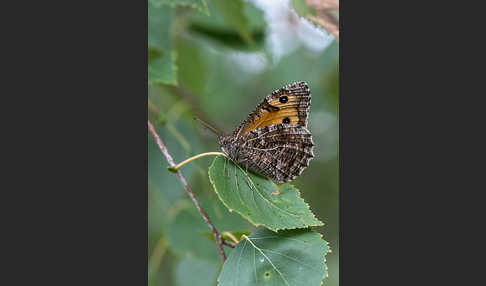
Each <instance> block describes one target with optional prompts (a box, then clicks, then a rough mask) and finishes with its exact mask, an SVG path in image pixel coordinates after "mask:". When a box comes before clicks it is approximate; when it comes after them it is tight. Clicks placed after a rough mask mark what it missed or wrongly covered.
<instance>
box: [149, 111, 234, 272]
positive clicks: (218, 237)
mask: <svg viewBox="0 0 486 286" xmlns="http://www.w3.org/2000/svg"><path fill="white" fill-rule="evenodd" d="M147 122H148V127H149V130H150V132H151V133H152V135H153V136H154V138H155V141H157V145H159V148H160V150H161V151H162V153H163V154H164V156H165V158H167V162H169V165H170V166H171V167H175V166H176V164H175V163H174V160H173V159H172V156H171V155H170V154H169V151H167V148H166V147H165V145H164V142H162V139H160V137H159V135H158V134H157V132H156V131H155V129H154V127H153V126H152V123H150V120H148V121H147ZM176 174H177V177H179V180H180V181H181V183H182V185H183V186H184V189H186V191H187V194H188V195H189V197H190V198H191V200H192V202H193V203H194V204H195V205H196V208H197V210H198V211H199V213H200V214H201V216H202V217H203V219H204V221H205V222H206V223H207V225H208V227H209V229H210V230H211V232H212V233H213V236H214V240H215V241H216V244H217V245H218V249H219V254H220V255H221V259H223V263H224V262H225V261H226V255H225V254H224V250H223V243H224V240H223V237H222V236H221V234H219V233H218V231H217V230H216V228H215V227H214V225H213V223H212V222H211V220H210V219H209V216H208V214H207V213H206V211H204V209H203V208H202V207H201V204H200V203H199V201H198V200H197V198H196V196H195V195H194V193H193V192H192V189H191V187H190V186H189V185H188V184H187V181H186V179H185V178H184V176H182V173H181V172H180V171H177V172H176Z"/></svg>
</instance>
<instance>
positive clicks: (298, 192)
mask: <svg viewBox="0 0 486 286" xmlns="http://www.w3.org/2000/svg"><path fill="white" fill-rule="evenodd" d="M216 159H217V157H216V158H214V160H213V162H212V163H211V166H209V168H208V177H209V182H210V183H211V186H212V187H213V189H214V192H215V193H216V194H217V195H218V199H219V200H220V201H221V202H222V203H223V205H224V206H225V207H226V208H227V209H228V210H232V211H233V209H232V208H230V207H229V206H228V205H227V204H226V202H225V201H224V200H223V199H222V198H221V195H220V194H219V192H218V189H217V188H216V185H215V184H214V181H213V179H212V178H211V173H210V172H211V168H213V167H214V162H215V161H216ZM288 185H290V186H292V187H293V188H294V189H295V190H296V191H297V195H298V197H297V198H298V199H301V200H302V201H303V202H304V204H305V206H306V208H307V210H309V212H310V213H311V215H312V218H314V220H316V221H317V224H309V225H307V226H304V227H299V226H295V227H288V228H285V227H284V228H272V227H270V226H267V225H265V224H258V223H255V222H254V221H253V220H252V219H251V218H250V217H248V216H246V215H244V214H242V213H241V212H240V211H238V210H234V211H236V212H237V213H238V214H239V215H240V216H242V217H243V218H244V219H246V220H248V221H249V222H250V223H251V224H253V225H254V226H255V227H259V226H264V227H266V228H268V229H270V230H272V231H275V232H278V231H279V230H292V229H301V228H309V227H313V226H323V225H324V223H323V222H322V221H320V220H319V219H318V218H317V217H316V215H315V214H314V213H313V212H312V210H311V209H310V206H309V204H308V203H306V202H305V200H304V199H303V198H302V196H301V193H300V191H299V189H297V188H296V187H295V186H294V185H292V184H288Z"/></svg>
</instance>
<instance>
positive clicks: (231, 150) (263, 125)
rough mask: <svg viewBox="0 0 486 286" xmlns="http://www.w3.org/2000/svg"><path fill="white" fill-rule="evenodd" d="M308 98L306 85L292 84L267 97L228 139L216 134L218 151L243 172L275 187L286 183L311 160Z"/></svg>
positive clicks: (225, 136)
mask: <svg viewBox="0 0 486 286" xmlns="http://www.w3.org/2000/svg"><path fill="white" fill-rule="evenodd" d="M310 103H311V94H310V90H309V87H308V86H307V83H305V82H295V83H292V84H289V85H286V86H284V87H282V88H280V89H277V90H275V91H274V92H272V93H271V94H269V95H268V96H267V97H265V99H263V101H262V102H261V103H260V104H259V105H258V106H257V107H256V109H255V110H254V111H253V112H252V113H250V114H249V115H248V117H247V118H246V119H245V121H243V122H242V123H241V124H240V126H238V128H236V129H235V130H234V131H233V133H231V134H229V135H221V132H219V131H218V130H217V129H215V128H214V127H211V126H210V125H209V124H207V123H205V122H204V121H202V120H200V119H199V121H201V123H202V124H204V125H205V126H206V127H208V128H209V129H211V130H212V131H213V132H215V133H216V134H218V143H219V145H220V147H221V150H222V151H223V152H224V153H225V154H226V155H227V156H228V157H229V158H230V159H231V160H232V161H234V162H236V163H238V164H239V165H240V166H244V167H245V168H246V170H251V171H253V172H255V173H258V174H261V175H264V176H266V177H269V178H271V179H273V180H275V181H276V182H278V183H285V182H290V181H292V180H293V179H295V178H296V177H297V176H299V175H300V174H301V173H302V171H304V169H305V168H306V167H307V166H309V161H310V160H311V159H312V158H313V157H314V153H313V147H314V142H312V134H311V133H310V131H309V130H307V116H308V114H309V108H310Z"/></svg>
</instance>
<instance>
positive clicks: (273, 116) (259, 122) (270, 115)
mask: <svg viewBox="0 0 486 286" xmlns="http://www.w3.org/2000/svg"><path fill="white" fill-rule="evenodd" d="M287 96H288V95H287ZM268 103H269V104H270V105H273V106H276V107H278V108H280V110H278V111H273V112H271V111H267V110H265V111H264V112H263V114H262V115H261V116H260V117H258V118H257V119H256V120H255V121H254V122H252V123H251V124H250V126H248V128H246V129H245V130H244V131H243V133H242V135H245V134H246V133H248V132H250V131H252V130H255V129H258V128H262V127H265V126H269V125H272V124H282V123H283V121H284V119H285V118H288V119H289V120H290V122H289V123H287V124H293V125H297V123H298V122H299V112H298V110H297V106H298V104H299V103H298V98H297V97H296V96H288V101H287V102H286V103H281V102H280V101H279V98H275V99H271V100H269V101H268Z"/></svg>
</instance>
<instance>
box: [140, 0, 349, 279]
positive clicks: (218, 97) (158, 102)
mask: <svg viewBox="0 0 486 286" xmlns="http://www.w3.org/2000/svg"><path fill="white" fill-rule="evenodd" d="M254 2H255V3H256V2H262V1H243V0H234V1H225V0H211V1H210V0H149V10H148V16H149V18H148V61H149V62H148V83H149V95H148V97H149V119H150V120H151V122H152V123H154V125H155V127H156V131H157V133H158V134H159V135H160V137H161V138H162V139H163V140H164V143H165V144H166V145H167V149H168V150H169V152H170V153H171V155H172V156H173V157H174V159H175V161H176V162H180V161H182V160H184V159H186V158H187V157H189V156H192V155H195V154H199V153H201V152H207V151H219V150H218V149H219V148H218V146H217V143H216V138H215V137H214V136H213V135H212V134H210V133H209V132H208V131H207V130H206V129H204V128H201V126H200V125H198V124H197V123H196V122H194V120H193V117H194V116H198V117H201V118H203V119H206V120H208V121H210V122H212V123H213V124H215V125H217V127H223V128H224V129H225V130H226V131H230V130H231V129H232V128H234V127H235V126H236V125H237V124H239V122H241V121H242V120H243V119H244V118H245V116H246V115H247V114H248V112H249V111H251V110H253V108H254V107H255V106H256V104H258V102H259V101H260V100H261V99H262V98H263V97H264V96H265V95H266V94H268V93H269V92H271V91H272V90H274V89H276V88H279V87H281V86H283V85H285V84H288V83H290V82H293V81H299V80H304V81H306V82H307V83H308V84H309V86H310V88H311V92H312V96H313V97H312V107H311V113H310V117H309V129H310V130H311V131H312V133H313V137H314V142H315V143H316V148H315V150H314V152H315V154H316V158H315V159H313V161H311V165H310V167H309V168H308V169H307V170H306V171H305V172H304V173H303V174H302V175H301V176H300V177H299V178H298V179H296V180H295V181H293V182H291V183H290V184H283V185H279V186H277V185H275V184H274V183H273V182H271V181H269V180H267V179H265V178H262V177H260V176H258V175H255V174H253V173H251V172H249V173H248V178H247V177H246V176H247V175H246V172H245V171H243V170H241V169H240V167H239V166H237V165H234V164H233V163H232V162H231V161H227V160H226V159H225V157H216V158H214V160H213V159H212V158H209V157H204V158H201V159H199V160H197V161H193V162H191V163H190V164H187V165H185V166H184V167H182V168H181V171H182V173H183V174H184V177H186V179H187V181H188V183H189V185H191V187H192V188H193V190H194V192H195V193H196V196H197V198H198V199H199V200H200V201H201V203H202V206H203V208H204V209H205V210H206V212H207V213H208V215H209V217H210V218H211V220H212V222H213V223H214V225H215V226H216V228H217V229H218V231H219V232H220V233H223V232H224V233H223V236H224V237H225V238H226V239H227V240H231V239H230V237H236V238H237V239H238V240H239V243H238V244H237V245H236V247H235V248H230V247H228V246H224V250H225V252H226V255H227V257H228V259H227V260H226V262H225V263H224V264H223V263H222V261H221V257H220V256H219V253H218V249H217V247H216V244H215V241H214V238H213V236H212V233H211V232H210V230H209V228H208V226H207V224H206V223H205V222H204V220H203V219H202V217H201V215H200V214H199V212H198V211H197V210H196V208H195V207H194V205H193V204H192V202H191V201H190V200H189V199H188V197H187V195H185V191H184V189H183V187H182V186H181V183H180V181H178V179H177V177H176V176H175V175H174V174H173V173H170V172H168V171H167V166H168V164H167V161H166V160H165V158H164V156H163V155H162V154H161V152H160V150H159V149H158V147H157V145H156V144H155V142H154V140H153V138H151V137H149V141H148V164H149V176H148V182H149V190H148V195H149V209H148V216H149V222H148V224H149V225H148V226H149V242H148V243H149V249H148V251H149V273H148V275H149V284H150V285H178V286H185V285H202V286H205V285H208V286H209V285H216V284H218V285H234V284H231V283H232V281H235V280H237V281H238V285H257V283H258V285H267V284H268V285H289V286H291V285H292V286H293V285H320V284H321V281H322V280H323V278H324V277H327V276H329V278H327V279H325V280H324V285H337V282H338V268H337V265H338V256H337V255H338V251H337V250H338V247H339V245H338V216H337V198H338V191H337V190H338V183H337V178H338V163H337V162H338V161H337V142H338V141H337V134H338V128H337V125H338V124H337V122H338V121H337V117H338V114H337V110H338V109H337V104H338V102H339V100H338V98H339V97H338V96H339V91H338V79H339V78H338V67H337V64H338V61H337V57H338V51H337V49H338V45H337V43H336V42H335V41H332V39H331V40H330V41H329V40H328V38H326V37H327V36H325V35H324V36H322V37H320V36H319V33H322V32H316V33H315V35H318V36H317V37H315V38H313V41H311V40H312V39H311V38H309V37H310V36H309V34H310V32H309V30H305V29H309V28H308V27H307V26H306V24H305V23H304V24H303V23H301V22H300V21H295V19H293V18H292V17H290V16H289V17H287V15H285V14H282V16H281V17H278V16H275V15H273V14H272V13H268V11H267V10H262V9H261V8H262V7H263V6H265V5H266V4H265V5H261V4H258V5H256V4H255V5H254V4H253V3H254ZM263 2H265V1H263ZM283 2H285V1H283ZM292 3H296V1H293V2H292ZM264 11H266V12H264ZM282 11H283V10H282ZM272 15H273V16H272ZM289 15H290V14H289ZM278 21H282V22H278ZM284 22H285V23H284ZM284 24H285V25H288V26H285V27H286V28H285V29H283V30H282V25H284ZM279 29H280V30H279ZM304 37H305V38H306V39H305V40H302V39H303V38H304ZM275 41H280V42H277V44H275ZM316 41H321V46H322V47H323V48H321V49H320V50H319V49H317V48H316V46H315V45H314V44H315V42H316ZM322 41H328V44H322ZM309 43H310V44H309ZM324 46H325V47H324ZM211 161H212V163H211ZM213 191H214V192H213ZM277 193H279V194H277ZM311 210H312V211H311ZM319 219H322V220H323V221H324V222H325V223H326V224H325V227H322V225H323V223H322V222H321V221H320V220H319ZM257 226H259V227H258V229H257V228H256V227H257ZM310 227H314V229H313V230H311V229H310ZM316 231H318V232H321V233H324V234H325V238H326V240H324V239H323V237H322V235H321V234H320V233H318V232H316ZM328 242H329V244H330V245H331V246H332V248H333V250H334V252H333V253H330V249H329V247H328ZM328 253H330V254H328ZM262 259H263V262H262ZM326 264H327V265H326Z"/></svg>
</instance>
